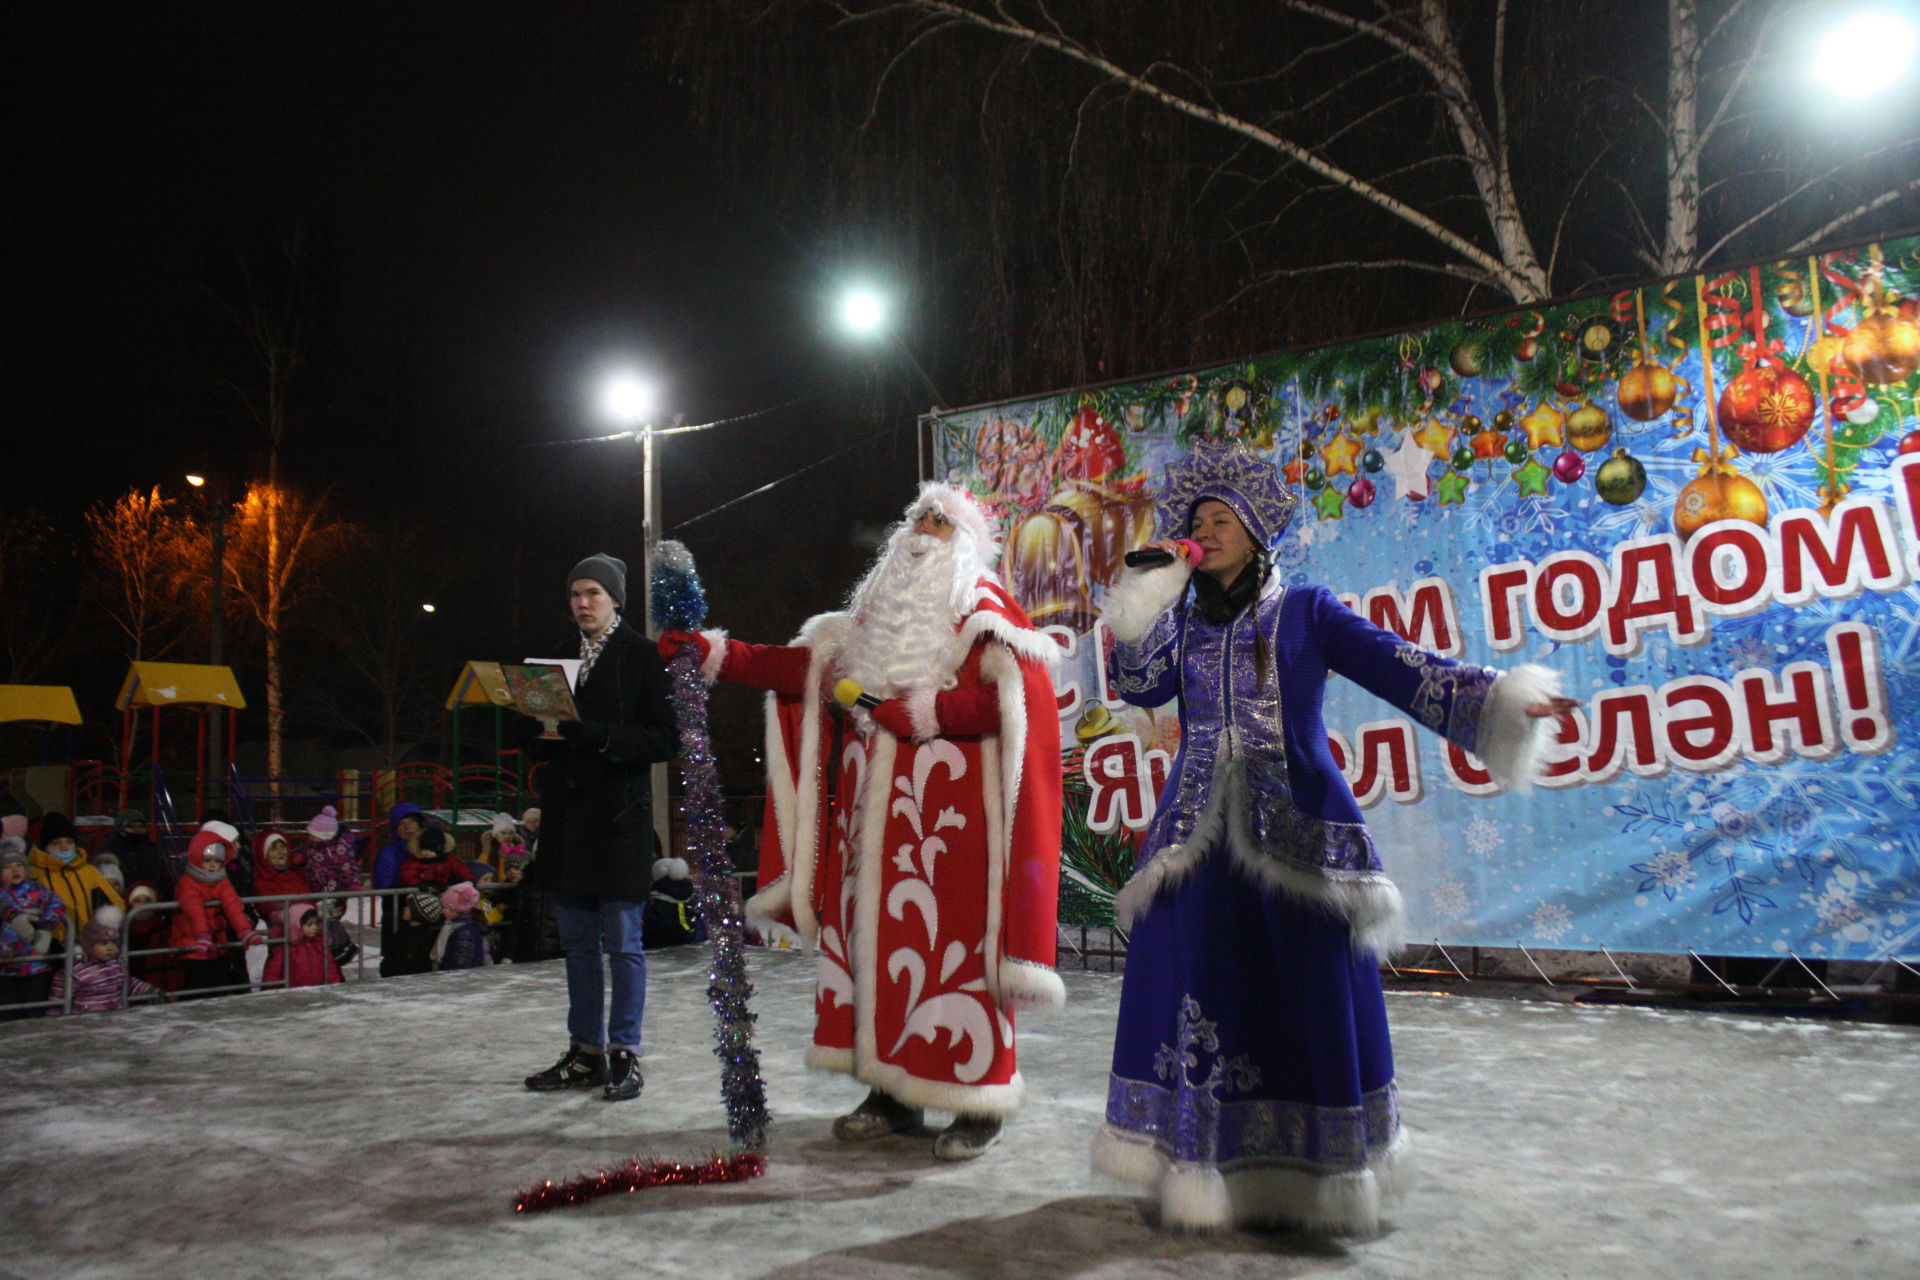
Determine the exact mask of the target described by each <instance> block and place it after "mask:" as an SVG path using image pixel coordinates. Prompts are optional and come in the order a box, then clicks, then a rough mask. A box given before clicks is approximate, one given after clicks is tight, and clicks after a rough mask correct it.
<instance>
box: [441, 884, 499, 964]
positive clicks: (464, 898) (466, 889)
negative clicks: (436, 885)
mask: <svg viewBox="0 0 1920 1280" xmlns="http://www.w3.org/2000/svg"><path fill="white" fill-rule="evenodd" d="M440 910H441V911H442V912H443V913H444V915H445V918H444V919H443V920H442V921H441V923H440V937H439V939H438V940H437V941H435V942H434V944H433V967H434V968H436V969H482V968H485V967H486V966H487V965H490V964H492V963H493V952H492V950H491V949H490V948H489V947H488V945H487V927H486V925H485V924H483V923H482V922H481V919H480V891H479V890H478V889H476V888H474V887H473V886H472V885H470V884H455V885H448V886H447V891H446V892H445V893H443V894H441V895H440Z"/></svg>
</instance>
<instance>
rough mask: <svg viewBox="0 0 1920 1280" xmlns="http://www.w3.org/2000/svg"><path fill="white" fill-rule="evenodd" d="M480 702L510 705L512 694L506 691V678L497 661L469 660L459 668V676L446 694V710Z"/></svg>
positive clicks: (495, 705)
mask: <svg viewBox="0 0 1920 1280" xmlns="http://www.w3.org/2000/svg"><path fill="white" fill-rule="evenodd" d="M476 702H480V703H485V704H486V705H487V706H490V707H511V706H512V705H513V695H512V694H511V693H509V692H508V691H507V678H506V677H505V676H503V675H501V674H500V664H499V663H497V662H469V663H468V664H467V665H466V666H464V667H462V668H460V678H459V679H458V680H455V681H454V682H453V692H452V693H449V694H448V695H447V710H449V711H451V710H453V709H454V708H455V707H458V706H471V705H472V704H474V703H476Z"/></svg>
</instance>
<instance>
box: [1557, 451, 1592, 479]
mask: <svg viewBox="0 0 1920 1280" xmlns="http://www.w3.org/2000/svg"><path fill="white" fill-rule="evenodd" d="M1553 474H1554V477H1555V478H1556V479H1558V480H1559V481H1560V483H1561V484H1572V483H1574V482H1575V481H1576V480H1578V479H1579V478H1580V477H1581V476H1583V475H1585V474H1587V460H1586V459H1585V458H1583V457H1581V456H1580V455H1579V454H1578V453H1575V452H1574V451H1573V450H1572V449H1569V450H1567V451H1566V452H1565V453H1563V454H1561V455H1560V456H1559V457H1557V458H1555V459H1554V460H1553Z"/></svg>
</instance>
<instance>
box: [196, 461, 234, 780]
mask: <svg viewBox="0 0 1920 1280" xmlns="http://www.w3.org/2000/svg"><path fill="white" fill-rule="evenodd" d="M216 484H217V485H218V487H216V488H215V489H214V491H213V590H212V603H211V606H210V608H209V612H211V613H212V615H213V616H212V619H211V625H210V627H209V631H210V635H209V637H208V644H207V661H208V662H210V663H212V664H213V665H214V666H216V667H218V666H222V665H224V664H225V661H226V658H225V652H224V651H225V641H226V635H225V618H224V617H223V616H222V615H224V614H225V613H226V599H225V596H226V583H225V581H224V571H225V566H226V561H227V490H226V486H225V485H224V484H218V482H216ZM207 716H208V718H209V719H210V720H212V721H213V724H212V725H211V726H210V728H211V730H212V731H211V732H210V733H209V734H208V735H207V772H208V773H210V774H212V775H213V777H212V787H211V791H212V796H213V799H215V800H216V801H217V800H219V799H221V787H222V784H223V783H224V782H225V781H226V776H227V769H226V725H225V724H224V723H222V721H221V719H220V709H219V708H218V707H209V708H208V710H207ZM203 812H204V810H203ZM195 816H196V817H197V816H198V815H195Z"/></svg>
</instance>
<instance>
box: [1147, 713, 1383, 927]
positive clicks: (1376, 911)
mask: <svg viewBox="0 0 1920 1280" xmlns="http://www.w3.org/2000/svg"><path fill="white" fill-rule="evenodd" d="M1208 792H1209V794H1208V796H1207V807H1206V808H1205V809H1204V810H1203V811H1202V812H1201V814H1200V818H1199V820H1198V821H1197V822H1195V823H1194V824H1193V832H1192V834H1191V835H1189V836H1188V837H1187V839H1186V841H1185V842H1184V843H1182V844H1177V845H1172V846H1169V847H1168V848H1167V849H1165V850H1163V851H1161V852H1159V853H1157V854H1155V855H1154V856H1153V857H1152V858H1150V859H1149V860H1148V861H1147V863H1146V865H1145V866H1143V867H1141V868H1140V870H1139V871H1138V872H1136V873H1135V874H1134V876H1133V878H1132V879H1130V880H1128V881H1127V883H1126V884H1125V885H1124V886H1122V887H1121V889H1120V892H1119V893H1118V894H1116V895H1114V899H1113V914H1114V919H1115V920H1116V921H1117V922H1118V923H1119V925H1120V927H1121V928H1123V929H1132V928H1133V927H1134V923H1135V921H1137V920H1138V919H1139V917H1140V916H1141V915H1142V914H1143V913H1144V912H1145V911H1146V909H1147V908H1148V906H1150V905H1151V904H1152V903H1153V901H1154V900H1155V899H1156V898H1158V897H1159V896H1160V895H1161V894H1162V893H1165V892H1167V891H1169V890H1171V889H1172V888H1173V887H1174V886H1176V885H1178V884H1179V883H1180V882H1181V881H1182V880H1185V879H1186V878H1187V876H1189V875H1191V874H1192V872H1193V870H1194V868H1195V867H1197V866H1199V865H1200V862H1201V860H1202V859H1203V858H1205V857H1206V856H1207V855H1208V853H1209V852H1210V851H1211V850H1213V849H1214V848H1215V847H1217V846H1219V845H1222V844H1224V845H1225V846H1226V848H1227V853H1228V856H1229V857H1230V858H1231V859H1232V861H1233V865H1234V866H1235V867H1236V868H1238V869H1239V870H1240V871H1241V872H1243V873H1244V874H1245V875H1246V876H1248V878H1250V879H1252V880H1253V881H1254V882H1255V883H1256V884H1258V885H1260V886H1261V887H1262V888H1263V889H1266V890H1267V891H1269V892H1274V893H1284V894H1287V895H1288V896H1290V897H1293V898H1296V899H1299V900H1301V901H1303V902H1312V903H1318V904H1319V905H1321V906H1323V907H1325V908H1326V909H1327V910H1329V911H1331V912H1333V913H1334V914H1335V915H1337V916H1339V917H1340V918H1341V919H1342V920H1345V921H1346V922H1347V927H1348V928H1349V929H1350V930H1351V931H1352V933H1353V944H1354V946H1355V947H1357V948H1359V949H1360V950H1361V951H1364V952H1368V953H1370V954H1372V955H1375V956H1379V957H1382V958H1385V957H1389V956H1392V955H1393V954H1394V953H1395V952H1397V951H1399V950H1400V948H1401V947H1402V946H1404V945H1405V942H1406V908H1405V905H1404V904H1403V903H1402V901H1401V899H1400V890H1399V889H1398V888H1397V887H1396V886H1395V885H1394V883H1393V881H1392V880H1390V879H1388V878H1387V876H1386V874H1385V873H1384V872H1378V871H1376V872H1356V873H1351V874H1347V875H1340V876H1329V875H1324V874H1321V873H1320V872H1318V871H1314V870H1311V869H1308V868H1305V867H1301V866H1299V865H1298V864H1296V863H1294V862H1291V861H1288V860H1287V859H1285V858H1284V857H1282V856H1275V855H1274V854H1269V853H1267V852H1265V851H1263V850H1262V849H1261V847H1260V844H1259V841H1258V840H1256V839H1255V837H1254V834H1253V825H1252V820H1251V815H1252V812H1253V805H1252V800H1251V797H1250V796H1249V795H1248V793H1247V771H1246V762H1245V760H1244V759H1243V758H1242V757H1241V754H1240V750H1239V739H1238V735H1237V734H1234V733H1233V732H1231V731H1229V732H1228V733H1226V734H1225V735H1223V736H1222V738H1221V742H1220V754H1219V755H1218V756H1216V757H1215V759H1214V765H1213V779H1212V783H1211V786H1210V787H1209V788H1208Z"/></svg>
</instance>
